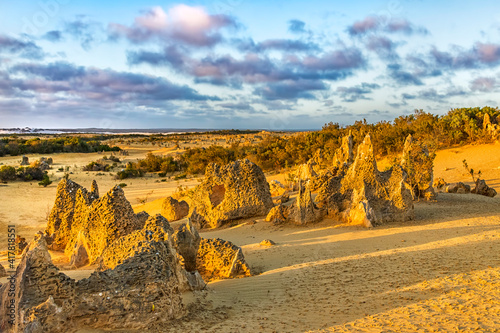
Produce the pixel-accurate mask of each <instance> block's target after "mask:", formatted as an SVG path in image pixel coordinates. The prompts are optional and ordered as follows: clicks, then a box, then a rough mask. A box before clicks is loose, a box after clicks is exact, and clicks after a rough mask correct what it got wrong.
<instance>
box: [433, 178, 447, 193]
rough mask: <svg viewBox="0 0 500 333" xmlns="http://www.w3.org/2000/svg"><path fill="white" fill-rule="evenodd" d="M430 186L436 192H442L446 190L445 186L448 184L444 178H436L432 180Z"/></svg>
mask: <svg viewBox="0 0 500 333" xmlns="http://www.w3.org/2000/svg"><path fill="white" fill-rule="evenodd" d="M432 185H433V187H434V188H436V189H437V190H439V191H443V190H444V189H445V188H446V185H448V183H447V182H446V181H445V180H444V178H438V179H436V180H434V183H433V184H432Z"/></svg>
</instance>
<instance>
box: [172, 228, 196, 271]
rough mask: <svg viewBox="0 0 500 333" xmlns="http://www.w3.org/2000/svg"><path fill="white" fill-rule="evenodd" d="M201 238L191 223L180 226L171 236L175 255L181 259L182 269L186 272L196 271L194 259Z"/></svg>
mask: <svg viewBox="0 0 500 333" xmlns="http://www.w3.org/2000/svg"><path fill="white" fill-rule="evenodd" d="M200 241H201V237H200V235H199V234H198V231H197V230H196V229H195V228H194V227H193V225H192V223H191V221H188V223H185V224H182V225H181V226H180V227H179V229H177V230H176V231H174V233H173V234H172V244H173V246H174V248H175V249H176V251H177V253H178V254H180V255H181V256H182V258H183V264H184V268H185V269H186V271H188V272H193V271H195V270H196V257H197V253H198V248H199V246H200Z"/></svg>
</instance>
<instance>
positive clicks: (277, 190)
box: [269, 180, 286, 197]
mask: <svg viewBox="0 0 500 333" xmlns="http://www.w3.org/2000/svg"><path fill="white" fill-rule="evenodd" d="M269 191H270V192H271V196H272V197H277V196H280V195H282V194H283V193H285V191H286V188H285V186H284V185H283V184H281V183H280V182H279V181H278V180H271V181H270V182H269Z"/></svg>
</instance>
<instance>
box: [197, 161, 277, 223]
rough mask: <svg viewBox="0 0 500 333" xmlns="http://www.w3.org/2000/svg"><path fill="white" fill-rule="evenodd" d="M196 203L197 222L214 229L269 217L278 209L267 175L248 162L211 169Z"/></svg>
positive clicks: (199, 190)
mask: <svg viewBox="0 0 500 333" xmlns="http://www.w3.org/2000/svg"><path fill="white" fill-rule="evenodd" d="M192 199H193V206H194V207H192V209H191V214H190V217H191V218H192V220H193V222H196V223H197V224H199V226H200V227H210V228H216V227H219V226H221V225H223V224H224V223H227V222H228V221H231V220H235V219H240V218H247V217H253V216H258V215H266V214H267V213H268V211H269V209H271V207H273V206H274V205H273V201H272V198H271V192H270V190H269V184H268V183H267V181H266V177H265V176H264V173H263V172H262V170H261V169H260V168H259V167H258V166H257V165H256V164H254V163H252V162H250V161H249V160H247V159H245V160H238V161H235V162H233V163H230V164H228V165H225V166H219V165H217V164H215V163H212V164H210V165H208V166H207V168H206V170H205V178H204V179H203V181H202V183H201V184H200V185H198V187H197V188H196V189H195V191H194V195H193V198H192Z"/></svg>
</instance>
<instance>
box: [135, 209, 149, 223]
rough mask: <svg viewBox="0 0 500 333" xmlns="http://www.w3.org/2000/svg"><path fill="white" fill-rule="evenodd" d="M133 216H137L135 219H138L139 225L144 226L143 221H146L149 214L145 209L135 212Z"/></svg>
mask: <svg viewBox="0 0 500 333" xmlns="http://www.w3.org/2000/svg"><path fill="white" fill-rule="evenodd" d="M135 216H136V217H137V221H139V225H141V226H144V223H146V221H147V220H148V218H149V214H148V213H146V212H145V211H142V212H139V213H137V214H135Z"/></svg>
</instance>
